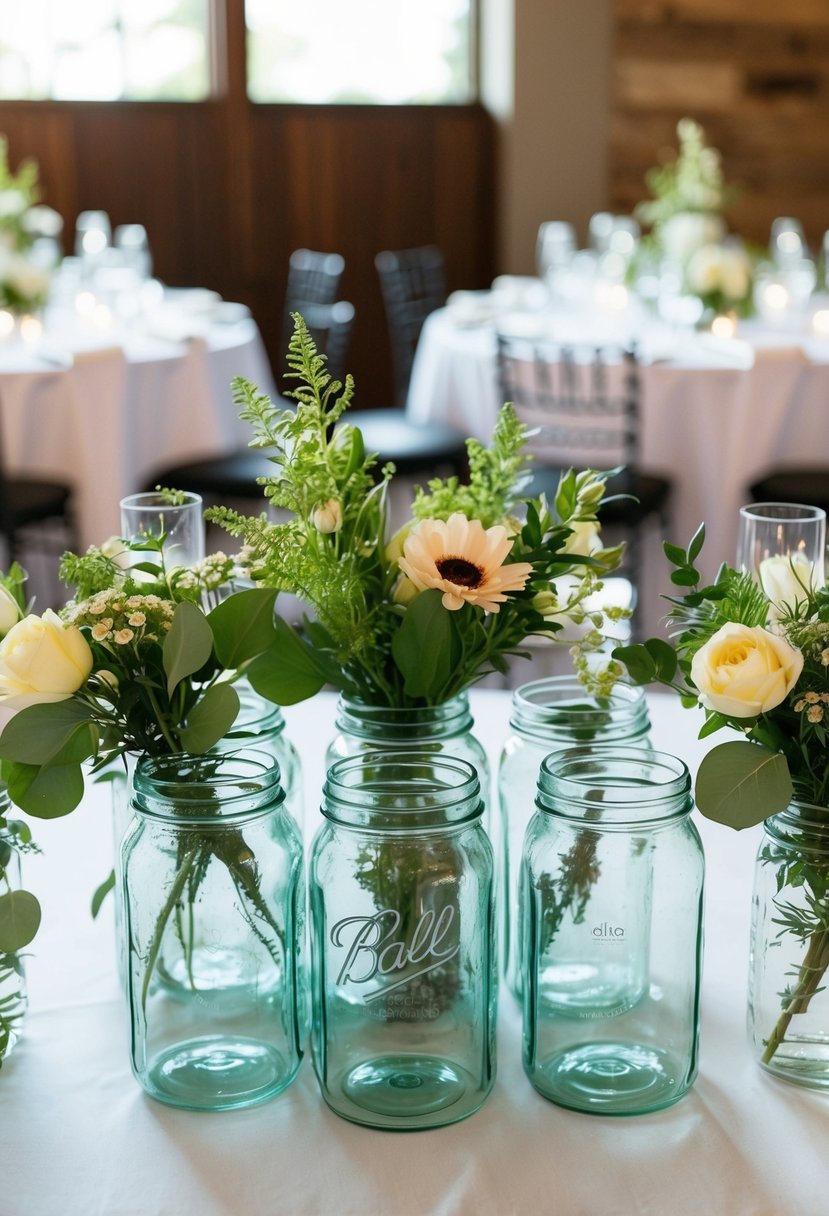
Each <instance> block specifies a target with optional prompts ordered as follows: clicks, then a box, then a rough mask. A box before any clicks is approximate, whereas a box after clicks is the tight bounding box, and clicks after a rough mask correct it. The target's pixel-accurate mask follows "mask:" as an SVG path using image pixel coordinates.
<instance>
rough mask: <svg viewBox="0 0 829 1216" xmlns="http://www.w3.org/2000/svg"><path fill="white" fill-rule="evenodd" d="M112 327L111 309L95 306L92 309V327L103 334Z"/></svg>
mask: <svg viewBox="0 0 829 1216" xmlns="http://www.w3.org/2000/svg"><path fill="white" fill-rule="evenodd" d="M111 325H112V309H111V308H110V307H109V306H108V305H107V304H96V305H95V307H94V308H93V309H92V327H93V329H96V330H97V331H98V332H99V333H103V332H104V331H105V330H107V329H109V328H110V326H111Z"/></svg>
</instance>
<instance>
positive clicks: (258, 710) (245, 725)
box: [106, 682, 305, 982]
mask: <svg viewBox="0 0 829 1216" xmlns="http://www.w3.org/2000/svg"><path fill="white" fill-rule="evenodd" d="M236 691H237V692H238V694H239V702H240V705H239V713H238V715H237V718H236V721H235V722H234V723H233V726H232V728H231V730H230V731H229V732H228V734H227V735H225V737H224V738H223V739H220V740H219V742H218V743H217V744H216V746H215V747H214V748H213V749H212V751H213V752H214V753H215V752H221V753H223V754H227V753H230V752H233V753H242V752H246V751H248V750H250V749H251V748H253V749H254V750H256V751H264V752H267V753H268V754H269V755H270V756H272V757H273V759H274V760H276V762H277V764H278V766H279V772H280V778H281V784H282V789H283V791H284V794H285V803H284V805H285V809H286V810H287V811H288V812H289V813H290V814H291V815H293V817H294V819H295V820H296V823H297V825H298V826H299V828H300V831H301V829H302V823H303V819H304V815H305V810H304V805H303V803H304V798H303V787H302V765H301V763H300V759H299V753H298V752H297V750H296V748H295V747H294V745H293V743H292V742H291V741H290V739H289V738H288V737H287V736H286V734H285V719H284V717H283V716H282V710H281V709H280V708H279V706H278V705H274V704H273V702H272V701H266V700H265V698H264V697H260V696H259V694H258V693H256V692H254V690H253V689H252V688H251V686H250V685H249V684H248V683H247V682H240V683H239V684H238V685H237V686H236ZM136 764H137V757H136V756H135V755H134V754H131V753H128V754H126V755H125V756H124V758H123V760H118V761H116V762H115V763H114V764H113V765H112V766H111V767H110V768H109V769H108V770H106V779H107V780H108V781H109V782H110V790H111V794H112V834H113V842H114V845H115V856H116V858H117V857H118V852H119V850H120V848H121V841H122V840H123V839H124V836H125V834H126V831H127V828H128V827H129V825H130V820H131V819H132V815H133V807H132V801H131V799H132V793H133V780H134V777H135V766H136ZM114 874H115V891H114V896H115V940H116V943H118V944H119V952H118V957H117V962H118V975H119V978H120V979H121V980H122V981H124V982H125V981H126V963H125V959H124V956H123V953H122V952H121V949H120V946H122V945H123V943H124V940H125V937H124V933H123V931H122V920H123V892H122V891H121V884H120V875H119V869H118V866H117V864H116V866H115V869H114Z"/></svg>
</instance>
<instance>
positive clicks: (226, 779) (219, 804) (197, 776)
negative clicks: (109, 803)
mask: <svg viewBox="0 0 829 1216" xmlns="http://www.w3.org/2000/svg"><path fill="white" fill-rule="evenodd" d="M284 801H285V791H284V789H283V788H282V784H281V772H280V767H279V762H278V761H277V759H276V758H275V757H274V756H272V755H271V754H270V753H269V752H266V751H263V750H261V749H259V748H248V749H246V750H245V751H244V752H229V753H224V752H219V753H212V752H201V753H198V754H193V753H188V752H177V753H171V754H168V755H163V756H143V757H142V758H141V759H140V760H139V762H138V765H137V767H136V771H135V778H134V782H133V806H134V807H135V809H136V811H138V813H139V814H142V815H148V816H151V817H153V818H157V819H168V820H175V821H176V822H179V821H180V819H181V818H182V817H184V818H186V821H187V822H188V823H205V822H207V823H215V822H216V821H217V819H221V821H222V822H223V823H226V822H227V821H228V820H229V819H234V818H244V817H248V816H250V815H252V814H261V813H263V812H264V811H268V812H270V811H272V810H274V809H275V808H276V807H279V806H281V805H282V804H283V803H284ZM217 810H218V811H219V812H220V814H219V815H217Z"/></svg>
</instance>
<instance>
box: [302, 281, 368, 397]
mask: <svg viewBox="0 0 829 1216" xmlns="http://www.w3.org/2000/svg"><path fill="white" fill-rule="evenodd" d="M296 311H298V312H299V313H300V315H301V316H302V318H303V320H304V321H305V324H306V325H307V326H308V332H309V334H310V335H311V337H312V338H313V340H314V344H315V345H316V348H317V350H318V351H319V353H320V354H321V355H325V357H326V360H327V367H328V371H329V372H330V373H331V375H332V376H333V377H334V379H335V380H344V379H345V374H346V372H347V370H348V368H347V365H346V364H347V356H348V348H349V344H350V342H351V333H352V330H353V329H354V318H355V311H354V305H353V304H350V303H349V302H348V300H337V301H336V303H334V304H306V305H305V307H304V308H302V309H297V310H296Z"/></svg>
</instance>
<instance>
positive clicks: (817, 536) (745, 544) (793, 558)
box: [737, 502, 826, 599]
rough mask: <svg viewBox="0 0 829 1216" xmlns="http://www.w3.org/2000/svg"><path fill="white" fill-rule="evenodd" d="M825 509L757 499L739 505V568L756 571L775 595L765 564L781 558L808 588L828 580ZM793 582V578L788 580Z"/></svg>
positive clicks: (755, 573) (755, 574)
mask: <svg viewBox="0 0 829 1216" xmlns="http://www.w3.org/2000/svg"><path fill="white" fill-rule="evenodd" d="M825 555H826V512H825V511H824V510H822V509H821V508H820V507H810V506H806V505H804V504H803V503H788V502H756V503H751V504H749V505H748V506H745V507H740V527H739V531H738V535H737V569H738V570H744V571H746V572H748V573H750V574H753V575H754V577H755V578H756V579H757V581H758V582H759V583H760V584H761V586H763V587H764V588H765V590H766V593H767V594H768V595H769V598H770V599H771V598H773V592H772V586H771V582H772V579H771V577H770V571H769V570H768V568H767V574H766V577H765V578H764V572H763V563H765V562H767V561H768V560H769V558H775V557H782V558H786V559H788V561H789V563H790V564H791V568H792V569H791V573H792V575H793V576H794V580H795V581H796V582H797V583H798V584H800V586H801V587H803V588H804V595H805V589H806V588H808V587H809V586H811V587H813V588H816V587H822V586H823V583H824V581H825V573H824V563H825ZM789 581H791V580H789Z"/></svg>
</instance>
